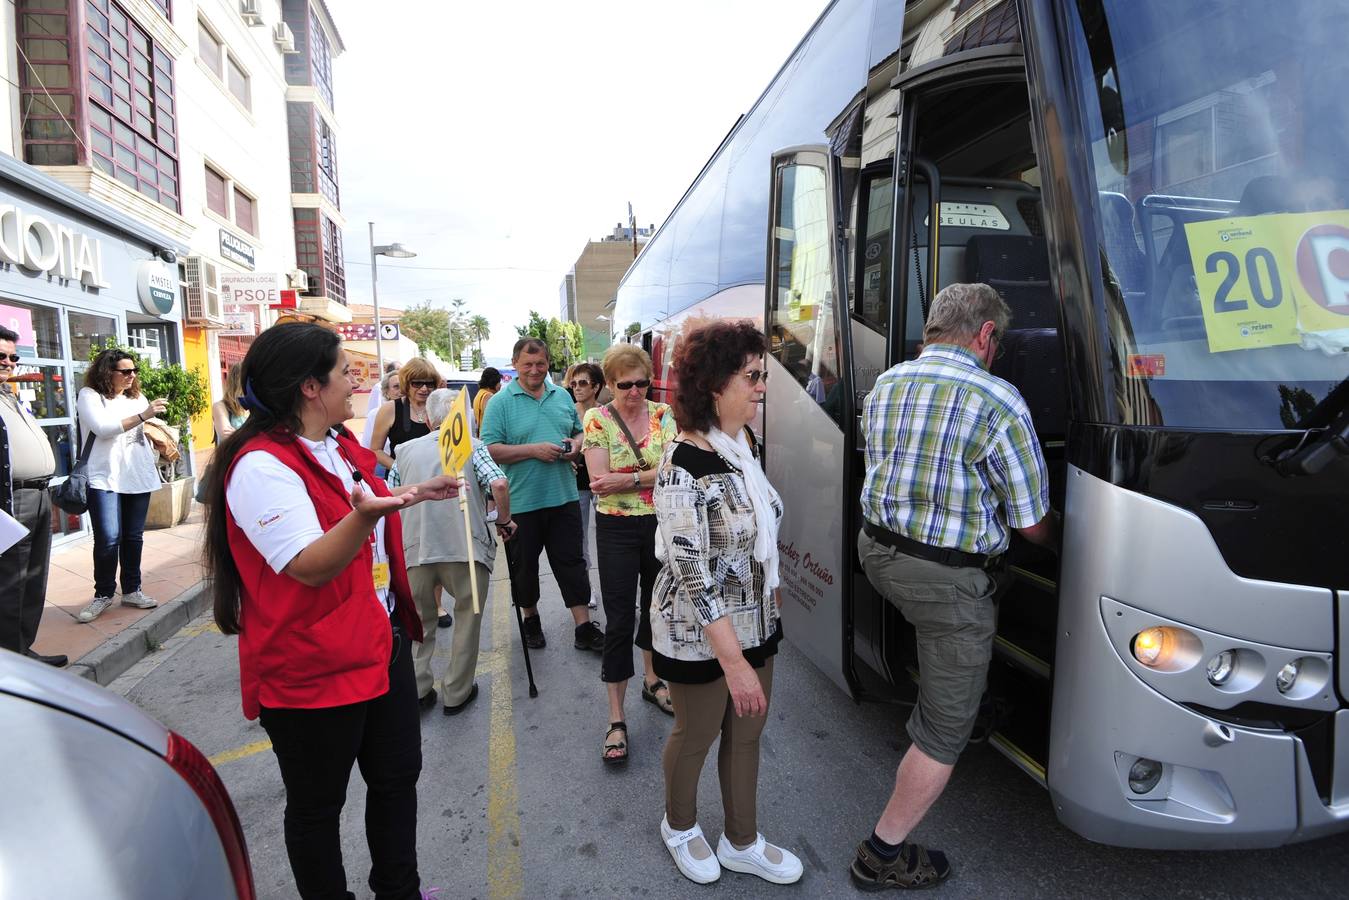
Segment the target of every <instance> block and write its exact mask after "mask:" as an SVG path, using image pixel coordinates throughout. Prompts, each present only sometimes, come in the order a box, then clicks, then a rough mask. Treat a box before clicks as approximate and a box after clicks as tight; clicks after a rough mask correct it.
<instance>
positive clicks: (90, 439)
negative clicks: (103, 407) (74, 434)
mask: <svg viewBox="0 0 1349 900" xmlns="http://www.w3.org/2000/svg"><path fill="white" fill-rule="evenodd" d="M94 436H95V435H94V433H93V432H92V431H91V432H89V433H88V434H87V435H85V436H84V449H83V450H81V451H80V458H79V462H81V463H85V464H87V463H88V462H89V454H90V453H91V452H92V451H93V449H94Z"/></svg>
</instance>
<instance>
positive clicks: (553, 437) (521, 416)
mask: <svg viewBox="0 0 1349 900" xmlns="http://www.w3.org/2000/svg"><path fill="white" fill-rule="evenodd" d="M511 364H512V365H514V366H515V371H516V373H517V376H516V378H515V379H514V380H513V381H511V382H510V383H509V384H507V385H506V386H505V387H503V388H502V389H501V390H500V391H498V392H497V394H496V396H494V397H493V398H492V399H491V400H489V401H488V402H487V409H486V411H485V412H484V413H483V415H482V427H481V429H480V432H479V433H480V435H481V437H482V441H483V443H485V444H486V445H487V450H488V452H489V453H491V454H492V458H493V459H494V460H496V461H497V463H498V464H499V465H500V466H501V468H502V469H504V470H505V472H506V481H507V482H508V483H509V484H510V489H511V520H512V521H514V522H515V524H516V525H517V526H518V529H517V531H516V533H515V538H514V539H513V540H512V541H511V544H512V545H514V547H513V548H512V546H510V545H508V546H507V548H506V551H507V554H508V555H509V556H510V557H511V558H512V560H513V564H512V566H511V599H512V600H514V601H515V605H516V606H518V607H520V610H521V611H522V612H523V613H524V616H525V629H524V630H525V643H527V644H528V645H529V646H530V647H531V648H532V649H535V650H538V649H542V648H543V647H545V646H547V644H548V642H547V641H546V640H545V639H544V636H543V625H542V624H541V623H540V622H539V552H540V551H541V550H547V551H548V564H549V565H550V566H552V569H553V577H554V578H556V579H557V585H558V587H559V588H561V589H562V600H563V602H564V603H566V604H567V608H568V609H570V610H571V616H572V618H573V619H574V620H575V621H576V640H575V647H576V649H578V650H593V651H594V652H596V653H600V652H602V651H603V650H604V632H603V631H601V630H600V628H599V626H598V625H596V624H595V623H594V622H592V621H590V611H589V610H588V609H587V608H586V604H587V603H588V602H589V601H590V576H589V575H588V574H587V572H586V564H585V559H584V557H583V556H582V555H581V534H582V531H581V506H580V503H579V502H578V499H579V498H578V496H577V494H576V475H575V474H574V472H573V470H572V467H571V463H572V461H573V460H574V459H576V457H577V455H578V454H579V453H580V452H581V419H580V417H579V416H577V415H576V406H575V404H573V403H572V400H571V397H569V396H568V395H567V392H566V391H564V390H562V389H561V388H560V387H558V386H557V385H555V384H552V383H551V382H549V380H548V347H547V346H546V345H545V344H544V343H543V341H541V340H539V339H538V338H521V339H520V340H518V341H516V342H515V349H514V351H513V352H512V354H511ZM498 524H500V523H498ZM507 524H509V523H507Z"/></svg>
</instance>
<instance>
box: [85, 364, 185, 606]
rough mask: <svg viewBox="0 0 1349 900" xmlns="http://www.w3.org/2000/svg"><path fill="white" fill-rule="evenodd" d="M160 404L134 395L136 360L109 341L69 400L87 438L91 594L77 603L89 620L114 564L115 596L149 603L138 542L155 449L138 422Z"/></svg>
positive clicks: (102, 600)
mask: <svg viewBox="0 0 1349 900" xmlns="http://www.w3.org/2000/svg"><path fill="white" fill-rule="evenodd" d="M167 406H168V401H166V400H163V399H158V400H153V401H152V400H147V399H146V398H145V397H143V396H141V389H140V381H139V378H138V377H137V372H136V360H135V359H134V358H133V357H132V356H131V354H129V353H127V352H126V351H125V350H118V349H116V348H110V349H107V350H104V351H103V352H102V353H100V354H98V356H96V357H94V361H93V363H92V364H91V365H90V366H89V371H88V372H86V373H85V375H84V387H82V388H80V394H79V398H78V401H77V403H76V411H77V412H78V414H79V423H80V427H81V428H82V429H83V430H84V433H85V434H86V435H92V436H93V438H94V444H93V448H92V449H91V451H90V453H89V463H88V473H89V521H90V523H91V524H92V525H93V529H94V599H93V602H92V603H90V604H89V605H88V606H86V607H85V608H84V609H83V610H81V611H80V615H79V620H80V621H81V622H92V621H94V620H95V619H97V618H98V617H99V616H101V615H103V613H104V612H106V611H107V609H108V607H110V606H112V603H113V590H114V589H115V588H116V586H117V567H118V564H119V563H120V565H121V568H122V578H121V581H122V604H123V605H124V606H134V607H136V608H137V609H153V608H154V606H155V601H153V600H151V599H150V598H149V597H147V596H145V594H143V593H141V547H142V546H143V544H144V540H143V538H142V535H143V534H144V531H145V513H146V511H147V510H148V509H149V508H150V494H151V493H152V492H153V491H155V490H158V488H159V484H160V481H159V471H158V469H157V468H156V467H155V462H156V456H155V450H154V448H153V447H152V446H150V442H149V440H148V439H147V438H146V437H145V430H144V429H143V428H142V427H141V426H142V425H143V424H144V423H145V420H146V419H150V418H153V417H154V416H157V415H159V414H160V413H162V412H163V411H164V410H165V408H166V407H167Z"/></svg>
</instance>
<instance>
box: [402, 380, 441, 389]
mask: <svg viewBox="0 0 1349 900" xmlns="http://www.w3.org/2000/svg"><path fill="white" fill-rule="evenodd" d="M408 384H410V385H411V386H412V387H415V388H426V389H427V390H433V389H434V388H435V386H436V383H435V382H434V381H409V382H408Z"/></svg>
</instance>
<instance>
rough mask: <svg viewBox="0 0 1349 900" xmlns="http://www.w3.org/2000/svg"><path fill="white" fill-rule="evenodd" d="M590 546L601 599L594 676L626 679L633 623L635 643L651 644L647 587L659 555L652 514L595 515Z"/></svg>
mask: <svg viewBox="0 0 1349 900" xmlns="http://www.w3.org/2000/svg"><path fill="white" fill-rule="evenodd" d="M595 551H596V553H597V554H598V561H599V565H600V594H601V596H602V597H603V602H604V655H603V657H602V658H601V660H600V680H601V681H608V682H615V681H627V680H628V679H629V678H631V677H632V673H633V667H632V644H633V639H632V631H633V626H634V625H635V626H636V628H637V647H638V649H641V650H650V649H651V592H652V590H653V589H654V588H655V586H656V574H657V573H658V572H660V560H658V559H656V517H655V516H610V515H605V514H603V513H601V514H599V515H596V516H595ZM639 585H640V588H641V594H640V603H639V602H638V596H637V595H638V587H639ZM639 609H640V611H641V614H640V615H638V610H639Z"/></svg>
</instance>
